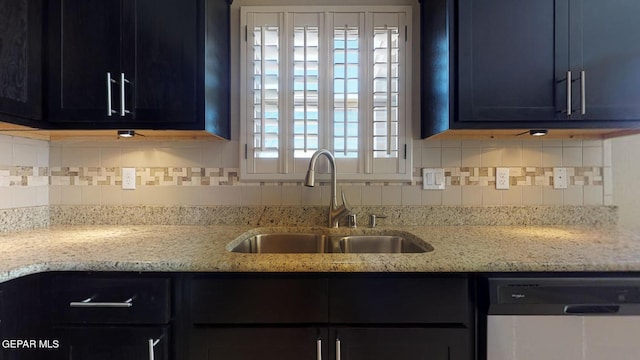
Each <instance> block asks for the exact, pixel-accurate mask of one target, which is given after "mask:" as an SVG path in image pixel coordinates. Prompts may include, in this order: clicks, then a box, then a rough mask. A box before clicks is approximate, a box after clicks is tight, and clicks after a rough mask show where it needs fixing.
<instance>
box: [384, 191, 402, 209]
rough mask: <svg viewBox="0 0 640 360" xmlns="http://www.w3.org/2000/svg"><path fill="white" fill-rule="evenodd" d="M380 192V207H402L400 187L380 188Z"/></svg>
mask: <svg viewBox="0 0 640 360" xmlns="http://www.w3.org/2000/svg"><path fill="white" fill-rule="evenodd" d="M381 188H382V189H381V190H380V201H381V204H380V205H389V206H390V205H402V187H401V186H382V187H381Z"/></svg>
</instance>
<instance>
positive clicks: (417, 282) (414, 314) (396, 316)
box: [329, 277, 471, 324]
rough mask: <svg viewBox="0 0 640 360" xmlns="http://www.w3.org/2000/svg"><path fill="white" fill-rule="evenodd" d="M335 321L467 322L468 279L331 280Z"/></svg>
mask: <svg viewBox="0 0 640 360" xmlns="http://www.w3.org/2000/svg"><path fill="white" fill-rule="evenodd" d="M329 293H330V294H331V296H330V299H329V306H330V308H331V314H330V319H329V320H330V322H332V323H339V324H340V323H342V324H344V323H350V324H357V323H379V324H388V323H396V324H403V323H406V324H411V323H422V324H426V323H429V324H438V323H440V324H442V323H449V324H467V323H468V322H469V317H470V311H471V310H470V304H469V285H468V281H467V279H466V278H433V277H429V278H406V277H403V278H390V277H357V278H336V279H331V280H330V283H329Z"/></svg>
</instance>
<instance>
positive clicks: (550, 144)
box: [542, 139, 562, 148]
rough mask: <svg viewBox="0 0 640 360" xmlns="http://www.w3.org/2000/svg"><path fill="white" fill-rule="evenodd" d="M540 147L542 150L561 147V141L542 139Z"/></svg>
mask: <svg viewBox="0 0 640 360" xmlns="http://www.w3.org/2000/svg"><path fill="white" fill-rule="evenodd" d="M542 147H543V148H550V147H562V140H557V139H543V140H542Z"/></svg>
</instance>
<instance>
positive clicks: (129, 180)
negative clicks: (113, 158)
mask: <svg viewBox="0 0 640 360" xmlns="http://www.w3.org/2000/svg"><path fill="white" fill-rule="evenodd" d="M122 189H123V190H135V189H136V168H122Z"/></svg>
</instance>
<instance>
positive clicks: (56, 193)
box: [0, 185, 62, 205]
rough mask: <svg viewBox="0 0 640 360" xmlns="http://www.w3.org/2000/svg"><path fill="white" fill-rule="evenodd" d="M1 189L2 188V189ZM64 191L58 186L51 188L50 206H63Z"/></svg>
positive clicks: (51, 186)
mask: <svg viewBox="0 0 640 360" xmlns="http://www.w3.org/2000/svg"><path fill="white" fill-rule="evenodd" d="M0 189H1V188H0ZM61 193H62V190H61V189H60V186H58V185H50V186H49V205H62V194H61Z"/></svg>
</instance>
